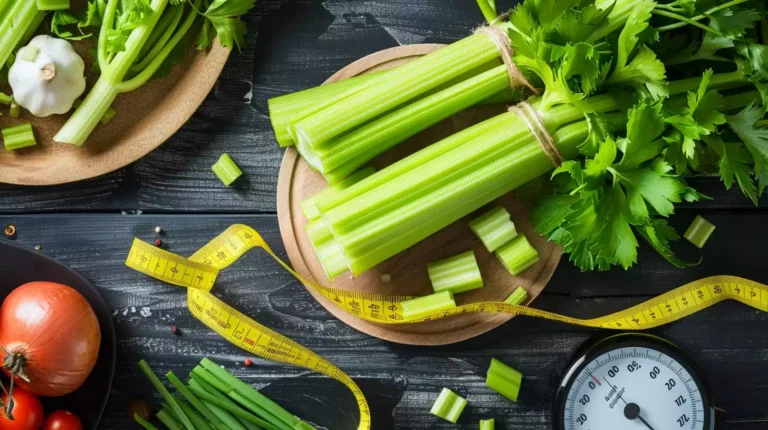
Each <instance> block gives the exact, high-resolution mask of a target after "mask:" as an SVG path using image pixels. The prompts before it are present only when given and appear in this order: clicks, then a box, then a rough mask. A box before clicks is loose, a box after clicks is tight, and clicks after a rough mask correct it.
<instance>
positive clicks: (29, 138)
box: [2, 123, 37, 151]
mask: <svg viewBox="0 0 768 430" xmlns="http://www.w3.org/2000/svg"><path fill="white" fill-rule="evenodd" d="M2 135H3V142H4V143H5V149H6V150H7V151H13V150H16V149H21V148H26V147H28V146H35V145H37V142H36V141H35V134H34V132H33V131H32V124H30V123H26V124H21V125H17V126H14V127H9V128H4V129H3V130H2Z"/></svg>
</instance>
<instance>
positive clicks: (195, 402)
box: [165, 372, 228, 430]
mask: <svg viewBox="0 0 768 430" xmlns="http://www.w3.org/2000/svg"><path fill="white" fill-rule="evenodd" d="M165 377H166V378H167V379H168V381H170V382H171V385H173V386H174V387H175V388H176V389H177V390H179V392H180V393H181V395H182V396H184V398H185V399H187V401H188V402H189V403H191V404H192V406H193V407H194V408H195V409H197V410H198V411H200V413H201V414H203V416H205V419H207V420H208V421H210V422H211V424H213V426H214V427H216V428H217V429H219V430H228V429H227V428H226V426H224V423H222V422H221V420H220V419H219V418H218V417H217V416H216V415H215V414H214V413H213V412H211V410H210V409H208V408H207V407H205V405H204V404H203V402H201V401H200V399H198V398H197V397H196V396H195V395H194V394H193V393H192V392H191V391H190V390H189V388H187V386H186V385H184V383H183V382H181V380H180V379H179V378H178V377H177V376H176V375H175V374H174V373H173V372H168V373H166V374H165Z"/></svg>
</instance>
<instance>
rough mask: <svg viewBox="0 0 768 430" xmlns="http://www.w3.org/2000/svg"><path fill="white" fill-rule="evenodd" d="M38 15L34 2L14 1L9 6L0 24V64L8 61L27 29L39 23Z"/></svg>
mask: <svg viewBox="0 0 768 430" xmlns="http://www.w3.org/2000/svg"><path fill="white" fill-rule="evenodd" d="M40 13H41V12H40V11H39V10H37V5H36V4H35V1H34V0H16V1H15V2H13V3H12V4H11V5H10V7H9V8H8V9H7V14H6V15H5V16H4V17H3V20H2V21H1V22H0V64H5V63H6V62H7V61H8V57H9V56H10V55H11V54H12V53H13V51H14V50H15V49H16V47H17V46H18V45H19V42H21V40H22V38H23V37H24V35H25V34H26V33H27V30H28V29H29V27H30V26H32V25H33V24H35V23H36V22H37V23H39V21H38V15H39V14H40Z"/></svg>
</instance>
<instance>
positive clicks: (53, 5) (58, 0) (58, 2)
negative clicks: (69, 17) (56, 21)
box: [36, 0, 69, 10]
mask: <svg viewBox="0 0 768 430" xmlns="http://www.w3.org/2000/svg"><path fill="white" fill-rule="evenodd" d="M36 1H37V8H38V9H40V10H64V9H69V0H36Z"/></svg>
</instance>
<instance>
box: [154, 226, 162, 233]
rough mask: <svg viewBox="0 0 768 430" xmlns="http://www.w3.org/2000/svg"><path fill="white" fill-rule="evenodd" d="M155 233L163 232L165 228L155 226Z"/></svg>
mask: <svg viewBox="0 0 768 430" xmlns="http://www.w3.org/2000/svg"><path fill="white" fill-rule="evenodd" d="M155 233H157V234H162V233H163V228H162V227H160V226H157V227H155Z"/></svg>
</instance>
